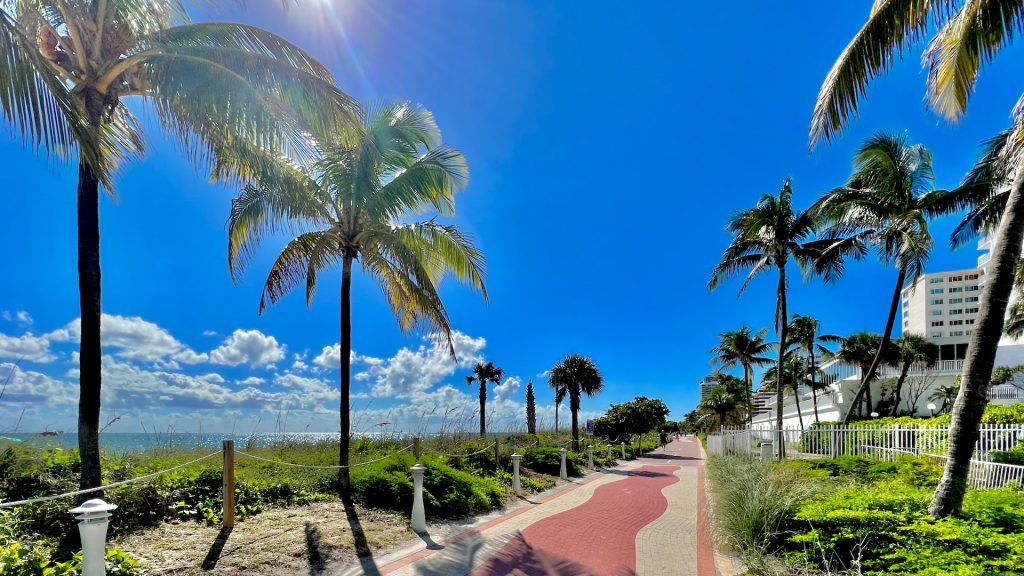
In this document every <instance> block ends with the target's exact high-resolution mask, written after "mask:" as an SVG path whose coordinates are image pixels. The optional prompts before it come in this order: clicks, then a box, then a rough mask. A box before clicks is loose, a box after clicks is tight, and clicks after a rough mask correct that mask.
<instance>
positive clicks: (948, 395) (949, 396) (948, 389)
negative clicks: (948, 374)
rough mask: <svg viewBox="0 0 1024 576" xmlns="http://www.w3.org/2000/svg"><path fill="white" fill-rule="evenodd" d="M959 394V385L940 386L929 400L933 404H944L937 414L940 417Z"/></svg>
mask: <svg viewBox="0 0 1024 576" xmlns="http://www.w3.org/2000/svg"><path fill="white" fill-rule="evenodd" d="M959 393H960V385H959V384H950V385H948V386H939V387H938V388H936V389H935V391H934V392H932V394H931V396H929V397H928V399H929V400H931V401H933V402H942V406H939V410H938V411H937V412H936V413H935V414H936V415H939V414H942V413H943V412H945V411H946V410H947V409H948V408H949V407H950V405H951V404H952V403H953V401H954V400H955V399H956V396H957V394H959Z"/></svg>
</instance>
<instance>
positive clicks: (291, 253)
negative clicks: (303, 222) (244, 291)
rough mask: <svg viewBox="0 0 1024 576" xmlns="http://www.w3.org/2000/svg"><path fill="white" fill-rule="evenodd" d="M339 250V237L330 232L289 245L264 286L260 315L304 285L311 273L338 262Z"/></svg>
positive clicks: (309, 235)
mask: <svg viewBox="0 0 1024 576" xmlns="http://www.w3.org/2000/svg"><path fill="white" fill-rule="evenodd" d="M337 246H338V239H337V237H335V236H333V235H332V234H330V233H327V232H307V233H305V234H300V235H299V236H296V237H295V238H294V239H292V240H291V241H290V242H288V244H286V245H285V247H284V249H283V250H281V253H280V254H278V256H277V258H276V259H275V260H274V264H273V265H272V266H271V267H270V273H269V274H267V280H266V282H264V284H263V293H262V294H261V295H260V314H262V313H263V312H264V311H265V310H266V309H267V307H268V306H270V305H271V304H277V302H278V301H279V300H281V298H283V297H284V296H285V295H286V294H288V292H291V291H292V289H293V288H295V287H296V286H298V285H299V284H302V283H303V281H305V280H306V278H307V276H308V274H309V271H310V270H311V269H314V270H319V269H322V268H324V267H326V266H327V265H328V264H330V263H331V262H332V261H334V260H336V259H337ZM307 290H308V289H307ZM311 297H312V292H311V291H307V298H311Z"/></svg>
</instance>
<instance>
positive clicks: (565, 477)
mask: <svg viewBox="0 0 1024 576" xmlns="http://www.w3.org/2000/svg"><path fill="white" fill-rule="evenodd" d="M559 452H560V453H561V454H562V468H561V470H559V471H558V477H559V478H561V479H562V480H568V479H569V475H568V474H567V473H566V472H565V448H562V449H561V450H559Z"/></svg>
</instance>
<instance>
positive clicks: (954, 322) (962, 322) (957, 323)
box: [949, 320, 964, 326]
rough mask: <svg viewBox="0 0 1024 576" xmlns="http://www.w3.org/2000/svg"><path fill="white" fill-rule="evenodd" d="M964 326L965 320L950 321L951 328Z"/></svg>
mask: <svg viewBox="0 0 1024 576" xmlns="http://www.w3.org/2000/svg"><path fill="white" fill-rule="evenodd" d="M963 324H964V321H963V320H950V321H949V325H950V326H963Z"/></svg>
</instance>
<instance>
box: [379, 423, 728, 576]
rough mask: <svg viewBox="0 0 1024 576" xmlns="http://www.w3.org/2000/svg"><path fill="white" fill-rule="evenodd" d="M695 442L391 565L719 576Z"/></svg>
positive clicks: (489, 574) (531, 575)
mask: <svg viewBox="0 0 1024 576" xmlns="http://www.w3.org/2000/svg"><path fill="white" fill-rule="evenodd" d="M703 472H704V469H703V458H702V451H701V449H700V444H699V441H698V440H697V439H696V438H683V439H682V440H677V441H674V442H672V443H670V444H669V445H668V446H667V447H666V448H665V450H657V451H656V452H654V453H652V454H649V455H647V456H645V457H643V458H640V459H638V460H635V461H632V462H628V463H626V464H623V465H622V466H619V467H617V468H615V469H612V470H607V471H602V472H598V473H596V474H591V475H589V476H588V477H587V478H586V479H585V480H583V481H581V482H579V483H576V484H575V485H573V486H571V487H570V488H568V489H566V490H563V491H561V492H558V493H556V494H554V495H551V496H550V497H548V498H546V499H543V500H541V501H538V502H536V503H535V504H532V505H530V506H528V507H525V508H520V509H518V510H515V511H514V512H511V513H509V514H507V515H505V516H501V517H499V518H496V519H494V520H491V521H489V522H485V523H483V524H480V525H478V526H476V527H475V528H473V529H472V530H470V531H467V532H465V533H462V534H460V535H458V536H456V537H454V538H452V539H451V540H450V541H448V542H445V543H444V546H443V548H442V549H440V550H423V551H420V552H418V553H416V554H413V555H411V556H408V557H406V558H404V559H401V560H398V561H395V562H393V563H392V564H389V565H385V566H383V567H382V568H381V573H382V574H392V575H395V576H399V575H401V576H406V575H408V576H413V575H420V576H431V575H435V574H436V575H445V576H448V575H452V576H455V575H463V574H470V575H471V576H500V575H506V574H510V575H516V576H556V575H557V576H565V575H576V576H606V575H607V576H627V575H633V574H637V575H641V576H642V575H652V576H661V575H665V576H669V575H671V576H688V575H694V576H714V574H715V567H714V557H713V553H712V548H711V540H710V536H709V534H708V524H707V518H706V512H705V510H706V507H705V502H704V486H703V481H704V478H703Z"/></svg>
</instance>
